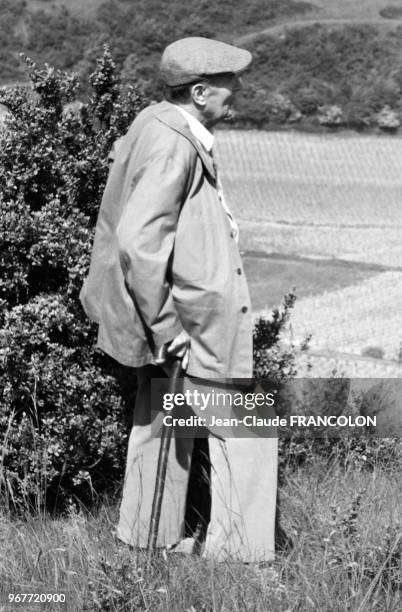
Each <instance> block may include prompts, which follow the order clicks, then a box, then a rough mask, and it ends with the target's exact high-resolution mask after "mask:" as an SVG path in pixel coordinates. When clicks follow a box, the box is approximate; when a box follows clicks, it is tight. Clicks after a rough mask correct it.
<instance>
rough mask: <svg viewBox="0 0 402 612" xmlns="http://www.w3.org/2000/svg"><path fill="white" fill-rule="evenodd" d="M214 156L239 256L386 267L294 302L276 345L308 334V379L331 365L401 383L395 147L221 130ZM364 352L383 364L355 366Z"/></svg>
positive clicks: (401, 156)
mask: <svg viewBox="0 0 402 612" xmlns="http://www.w3.org/2000/svg"><path fill="white" fill-rule="evenodd" d="M217 154H218V158H219V167H220V172H221V176H222V181H223V183H224V188H225V192H226V193H227V199H228V201H229V203H230V206H231V208H232V209H233V212H234V213H235V215H236V216H237V218H238V219H239V222H240V228H241V247H242V248H243V249H246V250H257V251H264V252H265V253H281V254H288V255H289V254H290V255H295V256H309V257H320V258H337V259H343V260H349V261H354V262H362V263H365V264H381V265H382V266H385V267H386V268H388V270H384V271H383V272H379V273H378V274H376V275H375V276H372V277H371V278H367V279H366V280H363V281H361V282H359V283H358V284H356V285H353V286H348V287H345V288H343V289H339V290H336V291H328V292H326V293H324V294H322V295H312V296H309V297H305V298H303V299H300V300H298V301H297V303H296V307H295V310H294V312H293V315H292V334H293V336H292V337H290V336H289V337H288V338H285V339H284V340H285V341H289V340H291V339H293V340H295V341H296V343H297V342H299V341H301V340H302V339H303V337H304V336H305V335H306V334H307V333H312V334H313V336H312V341H311V351H312V352H313V353H314V351H316V352H317V351H318V352H321V353H320V355H321V356H316V357H311V359H312V360H313V362H314V364H315V366H316V367H315V375H316V376H317V375H322V376H325V375H327V374H328V368H329V367H331V368H332V366H333V365H334V364H337V366H336V368H337V369H338V370H341V369H342V368H344V369H343V371H344V373H345V372H348V373H349V375H351V376H363V375H364V373H365V372H366V373H368V374H367V375H369V376H371V375H379V376H381V375H383V376H401V375H402V371H401V366H400V364H399V363H398V359H399V355H400V347H401V344H402V139H401V138H399V137H389V136H388V137H386V136H357V135H349V134H348V135H310V134H302V133H290V132H257V131H255V132H253V131H222V132H219V133H218V135H217ZM285 289H286V288H285ZM369 346H376V347H379V348H381V349H383V351H384V358H385V359H386V360H389V362H385V361H384V363H383V364H378V363H377V364H373V363H369V362H368V361H367V359H366V360H364V359H363V360H361V359H360V356H361V354H362V351H364V349H365V348H367V347H369ZM326 351H327V352H328V355H331V356H328V358H327V359H325V358H324V357H323V356H322V353H324V354H325V352H326ZM336 355H338V357H337V356H336ZM341 355H342V357H341ZM393 364H394V365H393ZM378 368H379V371H378ZM370 372H371V373H370Z"/></svg>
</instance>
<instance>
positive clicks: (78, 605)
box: [0, 459, 402, 612]
mask: <svg viewBox="0 0 402 612" xmlns="http://www.w3.org/2000/svg"><path fill="white" fill-rule="evenodd" d="M281 495H282V515H283V524H284V526H285V528H286V530H287V533H288V534H289V535H291V536H292V538H293V541H294V549H293V550H292V551H291V552H290V553H286V554H285V553H281V554H278V556H277V559H276V561H275V563H274V565H273V566H272V568H270V569H269V570H266V571H264V572H263V571H261V570H257V569H256V568H253V567H252V566H249V567H247V566H243V565H241V564H236V563H229V562H228V563H221V564H213V563H212V562H206V561H203V560H202V559H188V558H178V557H176V558H174V557H172V558H170V557H168V558H163V557H160V558H159V559H155V560H154V561H153V563H152V564H151V565H149V564H148V562H147V559H146V558H145V557H144V555H141V554H140V553H135V552H132V551H130V550H128V549H127V548H126V547H124V546H121V545H118V544H117V541H116V539H115V538H114V536H113V529H114V524H115V520H116V507H115V506H114V505H111V504H108V503H104V504H103V505H102V506H101V509H100V510H99V512H94V513H93V514H92V515H89V514H86V513H84V512H82V513H78V514H77V513H75V512H72V514H71V515H70V516H69V517H68V518H65V519H60V520H53V521H52V520H50V519H44V518H40V517H39V518H36V519H33V518H31V519H29V520H28V521H26V522H23V521H20V522H18V521H15V520H10V518H9V517H8V516H7V515H3V516H1V517H0V539H1V542H2V547H1V549H0V575H1V586H0V609H1V610H4V611H6V610H7V611H8V610H10V611H11V610H12V611H14V610H17V609H24V610H29V611H31V610H38V609H39V608H38V607H34V606H31V607H29V606H25V607H22V606H19V607H17V605H16V604H15V605H14V606H11V607H9V606H7V604H6V601H7V595H8V593H9V592H14V593H15V592H29V593H31V592H51V593H53V592H59V593H65V595H66V604H54V605H53V604H52V607H51V608H48V607H45V606H43V608H41V609H51V610H52V611H53V610H64V611H68V612H82V611H85V610H87V611H95V610H100V611H105V610H110V611H116V612H125V611H137V610H149V611H150V612H159V611H160V612H162V611H172V612H201V611H203V612H207V611H210V612H212V611H213V612H218V611H219V612H221V611H222V612H223V611H227V612H237V611H238V612H240V611H241V612H244V611H250V612H270V611H272V612H308V611H317V612H346V611H351V612H352V611H353V612H397V611H398V610H400V605H401V597H400V591H399V590H398V588H399V587H400V585H401V575H400V565H399V563H400V552H401V551H400V546H401V539H400V538H401V535H400V532H399V523H398V521H399V518H400V507H401V504H402V496H401V495H402V494H401V489H400V487H399V474H397V473H394V472H393V471H392V469H389V470H384V469H380V468H375V469H374V471H373V472H361V471H359V470H358V469H357V467H353V466H352V467H350V469H347V470H346V471H345V470H341V469H340V468H339V466H337V464H336V463H333V464H329V465H328V464H326V463H323V462H322V461H321V460H318V459H316V460H312V462H311V463H310V464H309V465H307V466H306V467H304V468H301V469H299V470H298V471H296V472H295V471H294V470H290V469H285V473H284V485H283V487H282V492H281ZM2 606H3V607H2Z"/></svg>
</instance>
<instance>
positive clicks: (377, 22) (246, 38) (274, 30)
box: [235, 18, 402, 45]
mask: <svg viewBox="0 0 402 612" xmlns="http://www.w3.org/2000/svg"><path fill="white" fill-rule="evenodd" d="M316 23H317V24H319V25H336V26H342V25H351V26H353V25H373V26H382V27H384V28H386V29H392V28H395V27H396V26H397V25H402V21H399V20H396V19H381V18H378V19H356V20H354V19H319V18H318V19H297V20H295V21H286V22H285V23H276V24H275V25H272V26H270V27H269V28H264V29H263V30H259V31H257V32H251V33H250V34H244V35H243V36H239V37H238V38H237V39H236V41H235V44H236V45H244V44H246V43H248V42H251V41H253V40H255V39H256V38H258V37H259V36H264V35H265V34H270V35H272V34H273V35H275V34H280V33H282V32H284V31H285V30H287V29H291V28H303V27H306V26H312V25H314V24H316Z"/></svg>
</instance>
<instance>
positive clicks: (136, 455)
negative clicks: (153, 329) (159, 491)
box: [117, 366, 278, 562]
mask: <svg viewBox="0 0 402 612" xmlns="http://www.w3.org/2000/svg"><path fill="white" fill-rule="evenodd" d="M161 372H162V370H161V369H160V368H156V367H155V366H144V367H142V368H138V370H137V379H138V389H137V396H136V402H135V408H134V417H133V426H132V429H131V433H130V437H129V444H128V451H127V463H126V471H125V477H124V484H123V494H122V500H121V505H120V515H119V522H118V525H117V536H118V537H119V538H120V539H121V540H122V541H123V542H125V543H126V544H130V545H132V546H135V547H140V548H143V547H146V545H147V538H148V530H149V522H150V517H151V508H152V500H153V494H154V488H155V478H156V466H157V461H158V454H159V446H160V439H159V438H156V437H154V436H153V434H152V422H151V410H150V402H151V382H152V377H155V376H156V377H158V376H159V377H160V376H163V374H161ZM184 384H185V381H184ZM207 434H208V435H207V437H202V438H191V437H190V438H180V437H174V436H173V438H172V443H171V447H170V453H169V459H168V469H167V476H166V481H165V491H164V497H163V503H162V511H161V518H160V525H159V533H158V541H157V545H158V546H161V547H174V546H177V545H178V550H180V542H182V541H183V540H187V541H192V542H193V544H194V547H193V550H191V552H198V553H199V554H201V555H202V556H203V557H205V558H207V559H214V560H217V561H224V560H225V559H227V558H231V559H233V560H238V561H242V562H260V561H272V560H273V558H274V547H275V533H274V532H275V509H276V488H277V451H278V449H277V439H276V438H235V437H227V438H226V439H222V438H221V437H218V436H216V435H214V433H213V432H207ZM187 552H189V551H188V550H187Z"/></svg>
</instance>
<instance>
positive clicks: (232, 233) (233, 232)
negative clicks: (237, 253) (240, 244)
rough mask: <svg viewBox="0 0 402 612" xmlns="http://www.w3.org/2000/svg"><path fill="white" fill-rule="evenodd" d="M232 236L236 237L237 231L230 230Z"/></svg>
mask: <svg viewBox="0 0 402 612" xmlns="http://www.w3.org/2000/svg"><path fill="white" fill-rule="evenodd" d="M230 237H231V238H235V237H236V232H235V231H234V230H232V231H231V232H230Z"/></svg>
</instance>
